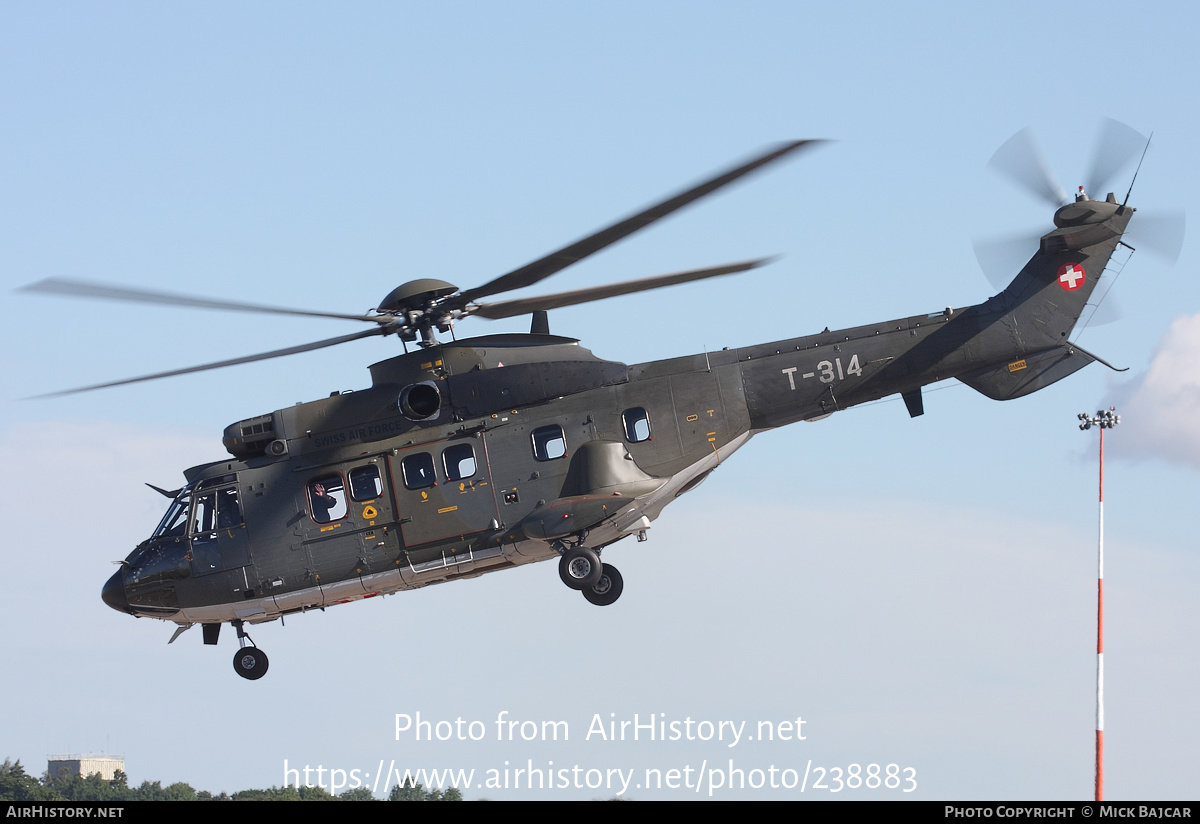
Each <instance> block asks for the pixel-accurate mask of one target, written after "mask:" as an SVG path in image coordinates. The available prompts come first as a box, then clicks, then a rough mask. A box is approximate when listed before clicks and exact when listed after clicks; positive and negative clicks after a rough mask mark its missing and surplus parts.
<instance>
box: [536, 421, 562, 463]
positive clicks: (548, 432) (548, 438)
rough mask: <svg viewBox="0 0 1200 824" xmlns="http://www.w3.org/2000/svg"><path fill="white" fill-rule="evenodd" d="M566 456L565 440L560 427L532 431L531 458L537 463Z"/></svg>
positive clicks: (545, 427) (554, 426)
mask: <svg viewBox="0 0 1200 824" xmlns="http://www.w3.org/2000/svg"><path fill="white" fill-rule="evenodd" d="M566 454H567V438H566V436H565V435H564V434H563V430H562V427H561V426H559V425H558V424H554V425H553V426H541V427H538V428H537V429H535V430H533V457H535V458H537V459H538V460H539V461H553V460H557V459H558V458H561V457H563V456H565V455H566Z"/></svg>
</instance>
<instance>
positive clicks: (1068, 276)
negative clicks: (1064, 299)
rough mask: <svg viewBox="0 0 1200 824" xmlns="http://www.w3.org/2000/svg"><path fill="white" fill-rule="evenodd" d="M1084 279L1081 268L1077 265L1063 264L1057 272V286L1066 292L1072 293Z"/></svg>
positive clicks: (1085, 277)
mask: <svg viewBox="0 0 1200 824" xmlns="http://www.w3.org/2000/svg"><path fill="white" fill-rule="evenodd" d="M1086 279H1087V276H1086V275H1085V274H1084V272H1083V267H1082V266H1080V265H1079V264H1078V263H1064V264H1063V265H1062V267H1061V268H1060V269H1059V270H1058V285H1059V286H1061V287H1062V288H1064V289H1066V290H1067V291H1068V292H1074V291H1075V290H1076V289H1078V288H1079V287H1080V286H1082V285H1083V282H1084V281H1085V280H1086Z"/></svg>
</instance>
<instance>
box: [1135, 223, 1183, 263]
mask: <svg viewBox="0 0 1200 824" xmlns="http://www.w3.org/2000/svg"><path fill="white" fill-rule="evenodd" d="M1186 234H1187V215H1186V214H1185V213H1184V212H1183V211H1182V210H1179V211H1171V212H1150V213H1145V212H1142V211H1140V210H1139V211H1138V213H1137V214H1136V215H1135V216H1134V218H1133V220H1132V221H1130V223H1129V240H1130V243H1132V244H1133V245H1134V246H1136V247H1137V248H1138V249H1144V250H1146V251H1147V252H1149V253H1150V254H1152V255H1154V256H1155V257H1158V258H1161V259H1162V260H1164V261H1166V262H1167V263H1175V261H1177V260H1179V253H1180V252H1181V251H1183V239H1184V236H1185V235H1186Z"/></svg>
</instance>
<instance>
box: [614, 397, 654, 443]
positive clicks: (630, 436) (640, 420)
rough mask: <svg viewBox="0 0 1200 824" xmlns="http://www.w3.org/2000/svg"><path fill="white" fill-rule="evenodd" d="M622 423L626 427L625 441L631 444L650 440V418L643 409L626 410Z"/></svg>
mask: <svg viewBox="0 0 1200 824" xmlns="http://www.w3.org/2000/svg"><path fill="white" fill-rule="evenodd" d="M621 422H622V423H623V424H624V425H625V440H627V441H629V442H630V443H641V442H642V441H648V440H650V416H649V415H647V414H646V410H645V409H642V407H640V406H635V407H633V409H626V410H625V411H624V412H622V413H621Z"/></svg>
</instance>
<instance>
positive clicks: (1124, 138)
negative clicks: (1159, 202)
mask: <svg viewBox="0 0 1200 824" xmlns="http://www.w3.org/2000/svg"><path fill="white" fill-rule="evenodd" d="M1145 147H1146V138H1145V136H1144V135H1142V134H1141V133H1140V132H1138V131H1137V130H1136V129H1134V128H1132V127H1130V126H1127V125H1125V124H1124V123H1122V122H1120V121H1119V120H1113V119H1112V118H1111V117H1106V118H1104V119H1103V120H1102V121H1101V122H1100V134H1099V136H1098V137H1097V139H1096V152H1095V154H1094V155H1093V157H1092V165H1091V168H1090V171H1089V172H1088V175H1087V178H1086V180H1087V191H1088V194H1089V195H1091V196H1092V197H1093V198H1096V199H1097V200H1099V199H1101V198H1103V197H1104V193H1105V191H1107V189H1108V186H1109V184H1110V183H1111V182H1112V179H1113V178H1114V177H1116V175H1117V173H1118V172H1120V171H1121V170H1122V169H1124V168H1125V167H1126V166H1128V165H1129V164H1130V163H1131V162H1132V161H1134V160H1136V159H1137V156H1138V154H1139V153H1140V152H1141V151H1142V149H1144V148H1145Z"/></svg>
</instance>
